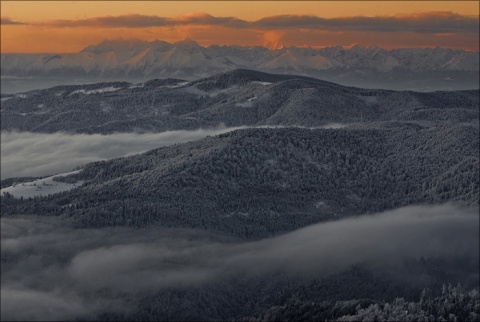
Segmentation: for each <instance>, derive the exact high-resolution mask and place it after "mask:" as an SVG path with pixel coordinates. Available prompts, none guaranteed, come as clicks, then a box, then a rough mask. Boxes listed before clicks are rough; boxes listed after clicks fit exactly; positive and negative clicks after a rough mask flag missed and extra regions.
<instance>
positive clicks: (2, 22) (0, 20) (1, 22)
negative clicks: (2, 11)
mask: <svg viewBox="0 0 480 322" xmlns="http://www.w3.org/2000/svg"><path fill="white" fill-rule="evenodd" d="M24 24H25V23H23V22H18V21H13V20H12V19H10V18H7V17H2V18H0V25H24Z"/></svg>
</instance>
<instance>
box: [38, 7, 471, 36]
mask: <svg viewBox="0 0 480 322" xmlns="http://www.w3.org/2000/svg"><path fill="white" fill-rule="evenodd" d="M32 25H35V26H49V27H71V28H74V27H96V28H98V27H101V28H149V27H175V26H178V27H180V26H221V27H227V28H236V29H259V30H263V31H265V30H284V29H313V30H328V31H340V30H341V31H345V30H349V31H368V32H372V31H375V32H415V33H447V32H470V33H478V27H479V22H478V17H473V16H462V15H459V14H456V13H453V12H444V11H439V12H424V13H418V14H412V15H396V16H376V17H364V16H356V17H341V18H322V17H318V16H313V15H278V16H270V17H265V18H262V19H259V20H257V21H246V20H242V19H238V18H235V17H214V16H212V15H209V14H207V13H190V14H184V15H181V16H178V17H175V18H166V17H159V16H153V15H152V16H148V15H138V14H132V15H121V16H103V17H93V18H87V19H78V20H50V21H44V22H38V23H32Z"/></svg>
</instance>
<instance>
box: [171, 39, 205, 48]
mask: <svg viewBox="0 0 480 322" xmlns="http://www.w3.org/2000/svg"><path fill="white" fill-rule="evenodd" d="M174 45H175V46H176V47H179V46H181V47H184V48H186V47H189V48H196V47H202V46H200V45H199V44H198V42H196V41H195V40H193V39H191V38H188V37H187V38H185V39H183V40H180V41H177V42H176V43H174Z"/></svg>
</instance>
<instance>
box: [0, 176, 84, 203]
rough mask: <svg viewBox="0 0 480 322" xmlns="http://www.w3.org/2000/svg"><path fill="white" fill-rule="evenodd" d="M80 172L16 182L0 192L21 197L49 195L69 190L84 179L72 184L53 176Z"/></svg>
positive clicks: (80, 183)
mask: <svg viewBox="0 0 480 322" xmlns="http://www.w3.org/2000/svg"><path fill="white" fill-rule="evenodd" d="M78 172H80V170H77V171H71V172H66V173H62V174H57V175H53V176H50V177H46V178H43V179H39V180H35V181H31V182H23V183H18V184H14V185H13V186H10V187H7V188H4V189H1V190H0V194H4V193H7V192H8V193H10V194H11V195H12V196H14V197H15V198H21V197H23V198H30V197H32V198H33V197H35V196H48V195H51V194H54V193H59V192H62V191H67V190H70V189H73V188H76V187H78V186H80V185H82V184H83V181H78V182H76V183H73V184H72V183H65V182H58V181H53V178H54V177H64V176H68V175H70V174H75V173H78Z"/></svg>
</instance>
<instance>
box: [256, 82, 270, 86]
mask: <svg viewBox="0 0 480 322" xmlns="http://www.w3.org/2000/svg"><path fill="white" fill-rule="evenodd" d="M252 83H255V84H260V85H263V86H267V85H272V83H270V82H259V81H253V82H252Z"/></svg>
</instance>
